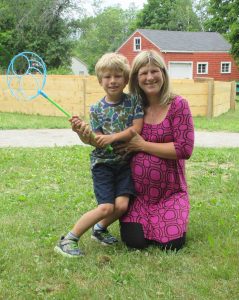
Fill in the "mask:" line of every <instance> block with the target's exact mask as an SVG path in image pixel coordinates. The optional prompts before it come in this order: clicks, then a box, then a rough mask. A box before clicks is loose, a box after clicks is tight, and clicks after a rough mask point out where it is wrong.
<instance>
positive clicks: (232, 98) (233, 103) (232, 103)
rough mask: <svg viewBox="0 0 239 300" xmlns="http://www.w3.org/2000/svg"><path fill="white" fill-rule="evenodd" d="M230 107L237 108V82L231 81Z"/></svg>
mask: <svg viewBox="0 0 239 300" xmlns="http://www.w3.org/2000/svg"><path fill="white" fill-rule="evenodd" d="M230 109H232V110H234V111H235V110H236V82H235V81H232V82H231V95H230Z"/></svg>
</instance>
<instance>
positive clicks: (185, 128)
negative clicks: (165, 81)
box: [118, 99, 194, 159]
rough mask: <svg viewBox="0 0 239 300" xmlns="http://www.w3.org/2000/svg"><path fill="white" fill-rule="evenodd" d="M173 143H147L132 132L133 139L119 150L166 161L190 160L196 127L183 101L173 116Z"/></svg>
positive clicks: (175, 109) (185, 102) (186, 104)
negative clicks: (152, 156)
mask: <svg viewBox="0 0 239 300" xmlns="http://www.w3.org/2000/svg"><path fill="white" fill-rule="evenodd" d="M172 134H173V142H169V143H153V142H148V141H145V140H144V139H143V138H142V137H141V136H140V135H139V134H137V133H136V132H132V133H131V135H132V136H133V138H132V139H131V140H130V141H129V142H128V143H125V144H124V145H120V146H119V147H118V149H120V150H124V151H125V152H139V151H140V152H141V151H142V152H146V153H149V154H151V155H155V156H158V157H161V158H165V159H188V158H189V157H190V156H191V155H192V151H193V146H194V126H193V120H192V115H191V111H190V109H189V106H188V103H187V101H185V100H183V99H181V100H179V101H178V102H177V103H176V104H175V108H174V112H173V115H172Z"/></svg>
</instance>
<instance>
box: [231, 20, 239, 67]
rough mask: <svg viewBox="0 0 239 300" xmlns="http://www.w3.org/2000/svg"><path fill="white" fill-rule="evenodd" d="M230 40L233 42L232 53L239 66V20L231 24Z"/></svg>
mask: <svg viewBox="0 0 239 300" xmlns="http://www.w3.org/2000/svg"><path fill="white" fill-rule="evenodd" d="M229 41H230V42H231V44H232V49H231V53H232V55H233V57H234V59H235V61H236V63H237V65H238V66H239V21H238V20H237V21H236V22H235V23H233V24H232V25H231V31H230V33H229Z"/></svg>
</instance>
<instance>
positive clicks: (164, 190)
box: [121, 96, 194, 243]
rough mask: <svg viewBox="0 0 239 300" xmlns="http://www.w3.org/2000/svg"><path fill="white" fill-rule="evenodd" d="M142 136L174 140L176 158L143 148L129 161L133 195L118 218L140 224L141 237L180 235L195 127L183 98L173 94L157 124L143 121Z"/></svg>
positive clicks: (159, 239)
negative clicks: (162, 117)
mask: <svg viewBox="0 0 239 300" xmlns="http://www.w3.org/2000/svg"><path fill="white" fill-rule="evenodd" d="M141 135H142V137H143V138H144V139H145V140H146V141H150V142H154V143H168V142H174V147H175V150H176V153H177V158H178V159H177V160H174V159H163V158H160V157H157V156H154V155H150V154H147V153H144V152H139V153H137V154H136V155H135V156H134V157H133V159H132V162H131V169H132V176H133V180H134V184H135V189H136V198H135V199H134V200H133V201H132V202H131V203H130V206H129V209H128V212H127V213H126V214H125V215H124V216H123V217H122V218H121V222H133V223H140V224H142V227H143V231H144V237H145V238H146V239H148V240H153V241H156V242H160V243H167V242H169V241H171V240H175V239H177V238H180V237H182V236H183V234H184V233H185V232H186V231H187V224H188V218H189V208H190V205H189V197H188V191H187V183H186V179H185V159H188V158H189V157H190V156H191V154H192V151H193V145H194V127H193V120H192V116H191V112H190V109H189V106H188V103H187V101H186V100H184V99H183V98H182V97H180V96H176V97H175V98H174V100H173V101H172V103H171V105H170V108H169V111H168V113H167V116H166V118H165V119H164V120H163V121H162V123H160V124H156V125H151V124H146V123H145V124H144V126H143V130H142V134H141Z"/></svg>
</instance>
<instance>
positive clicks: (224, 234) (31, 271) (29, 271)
mask: <svg viewBox="0 0 239 300" xmlns="http://www.w3.org/2000/svg"><path fill="white" fill-rule="evenodd" d="M90 151H91V148H90V147H63V148H61V147H56V148H41V149H29V148H28V149H21V148H19V149H0V164H1V175H2V176H1V181H0V227H1V249H2V251H1V255H0V274H1V279H0V295H1V298H3V299H13V300H15V299H16V300H19V299H117V300H121V299H122V300H123V299H162V300H175V299H203V300H211V299H232V300H236V299H238V294H239V279H238V265H239V256H238V249H239V243H238V221H239V206H238V201H239V194H238V180H239V170H238V164H239V152H238V150H237V149H223V150H222V149H210V150H209V149H195V151H194V153H193V156H192V158H191V159H190V160H189V161H188V162H187V164H186V170H187V177H188V185H189V192H190V198H191V214H190V223H189V230H188V236H187V244H186V247H185V248H184V249H183V250H181V251H179V252H178V253H175V252H168V253H165V252H162V251H161V250H159V249H158V248H157V247H155V246H152V247H150V248H148V249H146V250H144V251H132V250H131V251H130V250H129V249H127V248H126V247H125V246H124V245H123V243H121V242H120V243H119V244H118V245H116V246H114V247H103V246H100V245H99V244H98V243H95V242H94V241H92V240H91V239H90V232H87V233H86V234H85V235H84V236H83V237H82V238H81V241H80V246H81V247H82V249H84V250H85V252H86V256H85V257H82V258H81V259H73V260H72V259H67V258H63V257H61V256H59V255H57V254H56V253H54V251H53V248H54V246H55V244H56V243H57V241H58V239H59V237H60V236H61V235H62V234H65V233H66V232H67V231H68V230H69V229H71V228H72V225H73V224H74V223H75V222H76V220H77V219H78V218H79V217H80V216H81V215H82V214H83V213H84V212H86V211H88V210H90V209H92V208H94V207H95V205H96V203H95V198H94V193H93V187H92V179H91V174H90V168H89V153H90ZM110 230H111V232H112V233H113V234H114V235H115V236H116V237H120V235H119V226H118V223H117V222H116V223H115V224H113V225H112V226H111V228H110Z"/></svg>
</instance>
